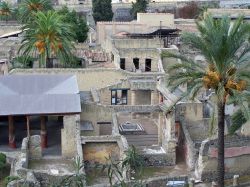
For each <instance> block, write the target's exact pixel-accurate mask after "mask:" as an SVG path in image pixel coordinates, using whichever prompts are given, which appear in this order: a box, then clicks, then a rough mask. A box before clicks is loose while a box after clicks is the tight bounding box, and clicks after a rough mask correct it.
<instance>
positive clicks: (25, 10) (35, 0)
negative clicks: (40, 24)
mask: <svg viewBox="0 0 250 187" xmlns="http://www.w3.org/2000/svg"><path fill="white" fill-rule="evenodd" d="M48 10H53V8H52V3H51V1H50V0H24V1H23V2H22V3H21V4H20V7H19V14H20V21H21V22H22V23H26V22H28V21H29V20H32V19H33V17H34V14H35V13H36V12H38V11H48Z"/></svg>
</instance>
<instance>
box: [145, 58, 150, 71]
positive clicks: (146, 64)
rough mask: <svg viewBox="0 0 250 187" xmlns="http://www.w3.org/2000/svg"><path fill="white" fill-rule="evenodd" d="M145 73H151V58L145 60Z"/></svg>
mask: <svg viewBox="0 0 250 187" xmlns="http://www.w3.org/2000/svg"><path fill="white" fill-rule="evenodd" d="M145 71H151V59H149V58H146V60H145Z"/></svg>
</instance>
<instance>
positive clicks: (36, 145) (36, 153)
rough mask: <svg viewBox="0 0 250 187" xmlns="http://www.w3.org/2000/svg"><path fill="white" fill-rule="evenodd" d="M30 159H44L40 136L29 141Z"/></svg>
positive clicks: (35, 136)
mask: <svg viewBox="0 0 250 187" xmlns="http://www.w3.org/2000/svg"><path fill="white" fill-rule="evenodd" d="M29 158H30V159H40V158H42V149H41V137H40V136H39V135H34V136H31V137H30V139H29Z"/></svg>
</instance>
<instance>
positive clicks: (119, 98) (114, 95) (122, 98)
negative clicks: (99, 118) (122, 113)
mask: <svg viewBox="0 0 250 187" xmlns="http://www.w3.org/2000/svg"><path fill="white" fill-rule="evenodd" d="M127 104H128V90H124V89H121V90H119V89H118V90H111V105H127Z"/></svg>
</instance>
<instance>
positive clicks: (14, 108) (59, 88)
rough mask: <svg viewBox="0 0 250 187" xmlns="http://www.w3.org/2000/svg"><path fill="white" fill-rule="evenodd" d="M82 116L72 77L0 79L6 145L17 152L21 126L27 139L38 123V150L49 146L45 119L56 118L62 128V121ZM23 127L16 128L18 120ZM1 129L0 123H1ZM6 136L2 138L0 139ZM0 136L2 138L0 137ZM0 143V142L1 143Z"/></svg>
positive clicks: (46, 120) (75, 84)
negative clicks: (6, 138) (17, 138)
mask: <svg viewBox="0 0 250 187" xmlns="http://www.w3.org/2000/svg"><path fill="white" fill-rule="evenodd" d="M80 112H81V106H80V97H79V90H78V86H77V81H76V77H75V76H72V75H7V76H2V77H0V118H4V119H5V122H6V123H7V124H8V145H9V147H11V148H16V147H17V145H16V134H17V133H18V130H19V129H20V128H15V127H16V126H17V125H23V126H25V127H24V128H26V131H27V133H26V135H27V136H30V134H31V132H30V129H31V127H32V126H33V125H34V122H31V120H33V121H34V118H36V126H37V125H38V124H37V123H39V126H40V136H41V147H42V148H46V147H47V146H48V135H47V131H48V127H47V122H48V118H49V117H51V116H56V117H57V118H58V121H59V123H61V124H62V126H63V121H62V117H63V116H69V115H75V114H79V113H80ZM18 118H19V119H20V118H21V119H22V123H19V124H17V122H16V121H17V119H18ZM0 125H1V123H0ZM3 135H4V136H6V134H2V136H3ZM0 136H1V134H0ZM0 143H1V142H0Z"/></svg>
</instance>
